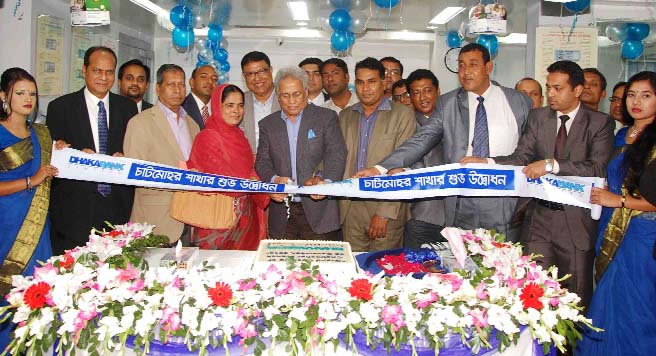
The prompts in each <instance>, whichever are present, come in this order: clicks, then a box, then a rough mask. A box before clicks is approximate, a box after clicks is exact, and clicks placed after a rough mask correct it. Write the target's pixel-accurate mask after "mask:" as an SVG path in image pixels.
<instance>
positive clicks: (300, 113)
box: [271, 95, 305, 122]
mask: <svg viewBox="0 0 656 356" xmlns="http://www.w3.org/2000/svg"><path fill="white" fill-rule="evenodd" d="M271 96H273V95H271ZM303 111H305V109H303V110H301V112H299V113H298V115H296V122H299V121H301V119H302V118H303ZM280 118H281V119H282V120H283V121H287V120H290V121H291V119H290V118H289V116H287V114H285V110H280Z"/></svg>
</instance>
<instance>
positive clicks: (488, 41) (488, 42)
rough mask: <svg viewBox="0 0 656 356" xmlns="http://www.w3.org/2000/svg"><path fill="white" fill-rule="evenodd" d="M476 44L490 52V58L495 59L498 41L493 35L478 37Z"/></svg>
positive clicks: (497, 51)
mask: <svg viewBox="0 0 656 356" xmlns="http://www.w3.org/2000/svg"><path fill="white" fill-rule="evenodd" d="M476 43H478V44H479V45H481V46H483V47H485V48H487V50H488V51H489V52H490V57H496V55H497V53H499V40H498V39H497V36H495V35H480V36H478V38H477V39H476Z"/></svg>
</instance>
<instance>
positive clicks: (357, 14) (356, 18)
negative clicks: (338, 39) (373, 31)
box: [349, 11, 369, 33]
mask: <svg viewBox="0 0 656 356" xmlns="http://www.w3.org/2000/svg"><path fill="white" fill-rule="evenodd" d="M368 21H369V18H368V17H367V14H365V13H364V12H362V11H351V25H350V26H349V30H350V31H351V32H353V33H363V32H364V31H366V30H367V22H368Z"/></svg>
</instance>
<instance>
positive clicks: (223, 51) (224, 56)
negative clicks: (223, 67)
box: [214, 48, 228, 62]
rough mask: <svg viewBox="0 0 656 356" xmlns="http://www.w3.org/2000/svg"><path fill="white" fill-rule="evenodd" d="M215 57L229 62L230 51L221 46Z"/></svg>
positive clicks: (215, 52) (220, 60)
mask: <svg viewBox="0 0 656 356" xmlns="http://www.w3.org/2000/svg"><path fill="white" fill-rule="evenodd" d="M214 59H215V60H217V61H219V62H227V61H228V51H226V49H225V48H219V49H217V50H216V51H214Z"/></svg>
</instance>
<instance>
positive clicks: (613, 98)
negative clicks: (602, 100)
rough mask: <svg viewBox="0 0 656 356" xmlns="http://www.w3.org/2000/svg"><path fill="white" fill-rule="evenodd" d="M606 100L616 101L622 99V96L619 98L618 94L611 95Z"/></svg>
mask: <svg viewBox="0 0 656 356" xmlns="http://www.w3.org/2000/svg"><path fill="white" fill-rule="evenodd" d="M608 101H610V102H611V103H614V102H616V101H622V98H620V97H619V96H611V97H610V98H608Z"/></svg>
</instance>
